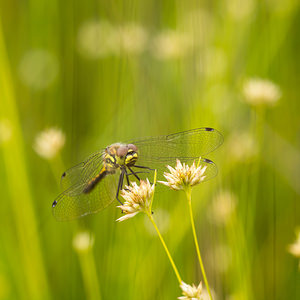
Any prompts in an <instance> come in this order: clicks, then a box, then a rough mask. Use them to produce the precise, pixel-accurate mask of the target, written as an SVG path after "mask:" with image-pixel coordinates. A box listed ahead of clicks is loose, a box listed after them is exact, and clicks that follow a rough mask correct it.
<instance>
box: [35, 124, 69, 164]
mask: <svg viewBox="0 0 300 300" xmlns="http://www.w3.org/2000/svg"><path fill="white" fill-rule="evenodd" d="M64 144H65V135H64V133H63V132H62V131H61V130H59V129H55V128H50V129H47V130H44V131H42V132H41V133H39V134H38V135H37V137H36V139H35V143H34V146H33V148H34V150H35V152H36V153H37V154H38V155H40V156H41V157H43V158H45V159H52V158H53V157H55V156H56V155H57V153H58V152H59V151H60V149H61V148H62V147H63V146H64Z"/></svg>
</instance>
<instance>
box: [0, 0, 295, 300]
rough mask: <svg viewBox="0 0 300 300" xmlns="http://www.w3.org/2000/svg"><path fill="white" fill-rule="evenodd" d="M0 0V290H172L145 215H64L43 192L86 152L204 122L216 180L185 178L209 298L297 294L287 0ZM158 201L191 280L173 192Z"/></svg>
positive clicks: (18, 293)
mask: <svg viewBox="0 0 300 300" xmlns="http://www.w3.org/2000/svg"><path fill="white" fill-rule="evenodd" d="M0 4H1V6H0V149H1V151H0V190H1V192H0V197H1V209H0V222H1V226H0V299H1V300H2V299H176V298H177V297H178V296H180V294H181V291H180V288H179V286H178V282H177V280H176V277H175V275H174V273H173V270H172V268H171V266H170V264H169V262H168V260H167V257H166V255H165V253H164V251H163V248H162V245H161V244H160V242H159V240H158V238H157V236H156V235H155V234H154V232H153V230H152V228H151V226H150V222H149V221H148V220H147V219H146V217H145V216H144V215H142V214H139V215H137V216H136V217H135V218H133V219H130V220H128V221H126V222H123V223H116V222H115V220H116V219H117V218H118V217H120V215H121V213H120V211H119V210H118V209H116V207H115V206H116V205H117V202H115V203H114V205H111V206H110V207H109V208H107V209H106V210H104V211H103V212H101V213H99V214H96V215H93V216H89V217H86V218H83V219H81V220H79V221H74V222H66V223H60V222H57V221H56V220H55V219H54V218H53V216H52V213H51V204H52V202H53V200H54V199H55V197H56V196H57V195H58V194H59V193H60V192H61V189H60V186H59V180H60V176H61V174H62V172H63V171H64V170H65V169H66V168H68V167H71V166H72V165H75V164H76V163H79V162H80V161H82V160H84V159H85V158H86V157H87V156H89V155H90V154H91V153H93V152H94V151H97V150H99V149H101V148H102V147H105V146H106V145H109V144H110V143H113V142H117V141H122V140H128V139H130V138H132V139H135V138H138V137H142V136H155V135H162V134H169V133H173V132H177V131H182V130H187V129H191V128H197V127H204V126H206V127H214V128H216V129H218V130H219V131H221V132H222V134H223V135H224V140H225V142H224V144H223V145H222V147H220V148H219V149H218V150H217V151H215V152H214V153H213V154H212V155H209V158H210V159H212V160H214V161H215V163H216V164H217V165H218V168H219V174H218V176H217V177H216V178H215V179H213V180H211V181H209V182H206V183H203V184H201V185H200V186H198V187H196V188H195V189H194V190H193V207H194V212H195V220H196V228H197V232H198V238H199V243H200V248H201V251H202V255H203V260H204V265H205V268H206V272H207V275H208V281H209V283H210V287H211V289H212V290H213V292H214V295H215V296H214V299H226V300H237V299H299V297H300V275H299V274H300V273H299V258H297V257H295V255H292V254H291V253H289V249H290V248H289V245H290V244H292V243H294V242H295V240H296V234H295V232H296V231H297V226H300V210H299V207H300V206H299V195H300V180H299V178H300V152H299V151H300V131H299V130H300V118H299V112H300V102H299V93H300V86H299V82H300V81H299V80H300V73H299V69H300V55H299V53H300V44H299V34H300V29H299V28H300V11H299V2H298V1H296V0H286V1H280V0H268V1H258V0H256V1H255V0H245V1H238V0H227V1H170V0H169V1H153V0H152V1H151V0H145V1H121V0H120V1H92V0H91V1H55V0H52V1H43V0H39V1H36V0H31V1H25V0H24V1H16V0H11V1H5V0H1V1H0ZM51 128H52V131H50V132H49V131H48V133H46V135H45V134H44V135H41V134H42V132H44V131H45V130H49V129H51ZM153 210H154V211H155V214H154V217H155V219H156V220H157V223H158V226H159V227H160V228H161V231H162V234H163V236H164V237H165V240H166V243H167V245H168V246H169V249H170V252H171V253H172V255H173V258H174V260H175V262H176V264H177V267H178V269H179V271H180V274H181V276H182V279H183V280H184V281H185V282H187V283H189V284H192V283H195V284H198V283H199V281H200V280H202V275H201V272H200V269H199V265H198V262H197V257H196V252H195V248H194V245H193V237H192V232H191V228H190V225H189V218H188V206H187V203H186V200H185V198H184V195H182V194H181V193H175V192H171V191H170V192H166V193H162V194H159V193H157V194H156V196H155V199H154V206H153ZM82 231H84V232H88V234H87V235H79V234H80V232H82ZM78 243H79V245H78ZM298 243H300V241H299V242H298ZM298 247H299V246H298ZM298 249H299V248H298ZM290 252H291V250H290ZM294 254H295V253H294ZM298 255H299V256H300V254H299V250H298ZM296 256H297V253H296Z"/></svg>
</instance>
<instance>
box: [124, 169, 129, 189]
mask: <svg viewBox="0 0 300 300" xmlns="http://www.w3.org/2000/svg"><path fill="white" fill-rule="evenodd" d="M124 170H125V175H126V180H127V185H129V184H130V183H129V174H128V173H127V171H126V168H125V169H124Z"/></svg>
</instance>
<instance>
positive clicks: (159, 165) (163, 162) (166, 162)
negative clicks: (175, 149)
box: [131, 157, 218, 181]
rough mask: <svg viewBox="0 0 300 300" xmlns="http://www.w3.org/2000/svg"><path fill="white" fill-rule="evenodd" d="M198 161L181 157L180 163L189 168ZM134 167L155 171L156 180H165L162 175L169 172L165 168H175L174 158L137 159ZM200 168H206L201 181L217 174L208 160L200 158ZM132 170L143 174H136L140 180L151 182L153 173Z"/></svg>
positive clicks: (213, 164) (214, 165)
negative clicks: (146, 179) (143, 167)
mask: <svg viewBox="0 0 300 300" xmlns="http://www.w3.org/2000/svg"><path fill="white" fill-rule="evenodd" d="M198 160H199V158H197V159H193V158H184V157H183V158H181V159H180V161H181V163H185V164H187V165H189V166H191V165H192V164H193V162H195V164H196V165H197V164H198ZM136 165H138V166H145V167H149V168H151V169H156V170H157V180H165V178H164V176H163V174H164V172H169V170H168V169H167V166H171V167H173V168H175V165H176V158H160V159H156V158H147V157H146V158H142V159H138V161H137V163H136ZM200 166H201V167H206V170H205V173H204V175H205V178H204V180H203V181H207V180H209V179H211V178H214V177H215V176H216V175H217V174H218V168H217V166H216V164H215V163H214V162H213V161H211V160H210V159H207V158H201V160H200ZM133 169H134V171H141V172H143V173H139V174H138V176H139V177H140V178H141V179H145V178H149V181H153V174H154V171H152V170H147V169H140V168H138V167H135V166H133ZM132 177H133V176H132ZM132 179H133V178H131V180H132Z"/></svg>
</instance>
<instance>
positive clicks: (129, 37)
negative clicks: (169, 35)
mask: <svg viewBox="0 0 300 300" xmlns="http://www.w3.org/2000/svg"><path fill="white" fill-rule="evenodd" d="M119 39H120V48H121V49H122V50H123V51H124V52H125V53H128V54H140V53H142V52H143V51H144V50H145V47H146V44H147V39H148V35H147V32H146V30H145V29H144V28H143V27H142V26H140V25H138V24H134V23H129V24H125V25H123V26H122V27H120V28H119Z"/></svg>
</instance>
